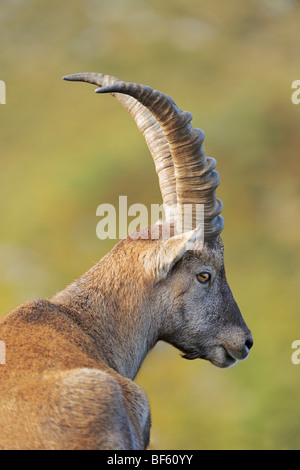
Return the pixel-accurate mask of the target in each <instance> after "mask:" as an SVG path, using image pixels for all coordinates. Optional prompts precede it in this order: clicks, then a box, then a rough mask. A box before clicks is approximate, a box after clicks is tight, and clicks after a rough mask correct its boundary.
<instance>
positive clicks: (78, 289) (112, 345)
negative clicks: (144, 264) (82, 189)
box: [52, 253, 159, 379]
mask: <svg viewBox="0 0 300 470" xmlns="http://www.w3.org/2000/svg"><path fill="white" fill-rule="evenodd" d="M144 284H145V281H144V279H143V276H142V273H141V272H139V270H138V269H137V268H136V266H134V263H132V264H131V265H130V263H128V262H125V260H124V261H123V262H122V256H121V257H119V256H112V254H111V253H110V254H109V255H107V256H105V257H104V258H103V259H102V260H101V261H100V262H99V263H98V264H97V265H96V266H94V267H93V268H92V269H91V270H90V271H88V272H87V273H86V274H85V275H84V276H82V277H81V278H80V279H79V280H77V281H75V282H74V283H73V284H71V285H70V286H68V287H67V288H66V289H65V290H64V291H62V292H60V293H59V294H57V295H56V296H55V297H54V298H53V299H52V301H53V302H55V303H59V304H62V305H64V306H66V307H68V308H70V309H71V310H72V312H75V315H76V316H77V318H78V321H79V322H80V324H81V325H82V328H84V330H85V331H86V332H87V333H88V334H89V336H90V337H91V340H92V341H94V342H95V344H96V346H97V351H98V353H99V357H100V358H101V359H102V360H103V361H104V362H105V363H106V364H107V365H108V366H109V367H111V368H113V369H114V370H116V371H117V372H118V373H120V374H121V375H123V376H125V377H128V378H130V379H133V378H134V377H135V376H136V374H137V372H138V370H139V368H140V366H141V364H142V362H143V360H144V358H145V356H146V354H147V353H148V352H149V350H150V349H151V348H153V346H154V345H155V343H156V342H157V339H158V335H159V333H158V322H157V321H156V319H155V315H153V312H152V311H151V305H150V304H151V303H150V302H148V298H149V296H148V295H147V293H146V292H147V289H145V285H144Z"/></svg>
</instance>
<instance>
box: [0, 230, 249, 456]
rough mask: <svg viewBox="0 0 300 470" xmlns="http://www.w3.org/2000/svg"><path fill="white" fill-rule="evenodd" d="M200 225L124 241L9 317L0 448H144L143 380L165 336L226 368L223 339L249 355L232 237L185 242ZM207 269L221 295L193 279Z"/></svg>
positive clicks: (3, 328) (2, 327) (0, 324)
mask: <svg viewBox="0 0 300 470" xmlns="http://www.w3.org/2000/svg"><path fill="white" fill-rule="evenodd" d="M195 233H196V231H194V232H193V233H192V234H189V235H188V236H187V235H186V234H184V235H183V236H181V237H179V238H170V239H169V240H164V241H161V240H152V241H151V240H135V241H133V240H130V239H129V238H128V239H126V240H122V241H121V242H120V243H118V244H117V245H116V246H115V248H114V249H113V250H112V251H111V252H110V253H109V254H108V255H106V256H105V257H104V258H103V259H102V260H101V261H100V262H99V263H98V264H97V265H96V266H94V267H93V268H92V269H91V270H90V271H89V272H88V273H86V274H85V275H84V276H83V277H82V278H80V279H79V280H78V281H75V282H74V283H73V284H71V285H70V286H68V287H67V288H66V289H65V290H64V291H62V292H61V293H59V294H57V295H56V296H54V297H53V298H52V299H50V300H35V301H32V302H28V303H26V304H24V305H22V306H20V307H19V308H17V309H16V310H14V311H12V312H11V313H9V314H8V315H6V316H5V317H4V318H2V319H1V321H0V338H1V340H2V341H4V342H5V345H6V364H5V365H0V381H1V382H0V383H1V398H0V429H1V433H0V448H1V449H145V448H146V447H147V445H148V442H149V433H150V411H149V405H148V401H147V398H146V396H145V394H144V392H143V391H142V390H141V388H140V387H139V386H137V385H136V384H135V383H134V382H133V379H134V377H135V375H136V374H137V372H138V369H139V368H140V366H141V364H142V362H143V359H144V358H145V356H146V354H147V352H148V351H149V350H150V349H151V348H152V347H153V346H154V345H155V344H156V342H157V341H158V340H165V341H167V342H170V343H171V344H173V345H174V346H176V347H178V348H179V349H181V350H182V351H183V352H184V354H185V357H187V358H190V359H192V358H196V357H203V358H205V359H209V360H210V361H211V362H212V363H214V364H215V365H218V366H220V367H226V366H228V365H230V364H229V363H228V361H229V358H228V357H227V356H226V355H225V353H224V348H223V347H222V349H221V347H220V346H219V343H222V344H224V345H225V344H226V347H229V349H230V348H231V352H233V351H234V354H235V355H236V356H237V358H240V359H243V358H244V356H245V353H244V343H245V338H246V337H248V338H249V336H250V332H249V330H248V329H247V327H246V325H245V324H244V322H243V319H242V317H241V315H240V313H239V310H238V308H237V306H236V304H235V302H234V300H233V298H232V295H231V292H230V289H229V287H228V285H227V282H226V279H225V274H224V268H223V247H222V243H221V241H220V240H219V241H217V242H216V243H215V244H213V245H207V244H206V245H204V246H203V248H202V250H197V251H186V250H184V246H187V241H188V240H190V239H191V238H192V237H193V236H194V235H195ZM172 260H173V261H174V262H172ZM149 264H150V265H151V266H152V265H155V266H156V269H155V270H153V269H152V268H150V269H147V267H148V265H149ZM202 266H205V267H206V269H208V266H209V269H211V270H212V271H214V272H215V277H216V279H215V281H214V282H215V284H216V289H217V291H216V292H221V294H218V295H215V293H214V292H212V296H211V298H209V292H205V291H202V290H201V286H200V285H199V286H198V284H197V283H195V280H194V277H195V276H194V274H196V273H197V272H198V271H199V270H201V269H203V268H202ZM166 270H167V273H166ZM220 295H221V296H220ZM207 297H208V301H206V300H205V299H206V298H207ZM202 303H203V305H202ZM203 331H205V335H203ZM239 355H240V357H238V356H239ZM229 362H230V361H229Z"/></svg>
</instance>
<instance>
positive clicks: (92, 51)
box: [0, 0, 300, 449]
mask: <svg viewBox="0 0 300 470" xmlns="http://www.w3.org/2000/svg"><path fill="white" fill-rule="evenodd" d="M299 19H300V2H299V0H297V1H296V0H250V1H247V2H241V1H238V0H230V1H229V2H222V1H221V0H211V1H210V2H207V1H204V0H185V1H180V0H164V1H158V0H85V1H84V0H72V1H71V0H64V1H63V2H62V1H58V0H51V2H49V1H46V0H44V1H43V0H1V3H0V47H1V54H0V79H1V80H4V81H5V82H6V86H7V97H6V100H7V104H6V105H0V125H1V132H0V140H1V144H0V145H1V147H0V148H1V155H0V228H1V229H0V292H1V295H0V314H4V313H5V312H7V311H9V310H10V309H12V308H13V307H15V306H16V305H18V304H19V303H21V302H24V301H25V300H28V299H31V298H36V297H50V296H51V295H53V294H54V293H55V292H57V291H59V290H61V289H62V288H63V287H64V286H65V285H67V284H68V283H70V282H71V281H72V280H73V279H75V278H77V277H79V276H80V275H81V274H83V273H84V272H85V271H86V270H87V269H89V268H90V267H91V266H92V265H93V264H95V263H96V262H97V261H98V259H100V258H101V257H102V256H103V255H104V254H105V253H106V252H108V251H109V249H110V248H111V247H112V246H113V245H114V244H115V242H114V241H100V240H98V239H97V237H96V225H97V223H98V221H99V219H97V217H96V208H97V206H98V205H99V204H102V203H111V204H116V205H117V204H118V197H119V195H127V196H128V204H129V205H130V204H132V203H135V202H139V203H143V204H147V206H148V207H150V204H151V203H160V202H161V198H160V193H159V187H158V182H157V177H156V174H155V171H154V167H153V163H152V160H151V157H150V154H149V152H148V150H147V147H146V144H145V142H144V139H143V137H142V136H141V135H140V134H139V132H138V130H137V129H136V127H135V124H134V122H133V120H132V118H131V117H130V116H129V115H128V114H127V113H126V111H125V110H124V109H123V108H122V107H121V105H120V104H119V103H118V102H117V101H116V100H114V99H113V98H112V97H110V96H102V95H95V94H94V92H93V90H94V88H95V87H93V86H91V85H87V84H78V83H67V82H64V81H63V80H61V77H62V76H63V75H65V74H69V73H76V72H85V71H91V72H104V73H108V74H111V75H115V76H117V77H120V78H121V79H123V80H126V81H134V82H140V83H144V84H148V85H151V86H152V87H154V88H157V89H159V90H161V91H163V92H165V93H167V94H169V95H171V96H172V97H173V98H174V99H175V101H176V102H177V104H178V105H179V106H180V107H181V108H182V109H185V110H188V111H190V112H191V113H192V114H193V116H194V119H193V126H194V127H201V128H203V129H204V131H205V133H206V141H205V149H206V153H207V155H208V156H214V157H215V158H216V159H217V161H218V166H217V169H218V172H219V173H220V175H221V185H220V187H219V189H218V196H219V197H220V198H221V199H222V200H223V203H224V211H223V215H224V218H225V223H226V225H225V230H224V232H223V240H224V243H225V250H226V251H225V255H226V268H227V276H228V280H229V283H230V286H231V288H232V290H233V293H234V296H235V298H236V300H237V302H238V304H239V306H240V308H241V311H242V313H243V315H244V318H245V319H246V321H247V323H248V325H249V327H250V328H251V329H252V332H253V336H254V341H255V345H254V348H253V350H252V352H251V354H250V357H249V359H248V360H247V361H246V362H242V363H240V364H239V365H238V366H237V367H235V368H233V369H229V370H220V369H217V368H214V367H213V366H212V365H211V364H209V363H207V362H204V361H200V360H199V361H192V362H190V361H184V360H183V359H181V358H180V354H179V353H178V351H177V350H175V349H174V348H172V347H171V346H168V345H165V344H158V345H157V346H156V347H155V349H154V350H153V351H152V352H151V353H150V355H149V356H148V357H147V359H146V361H145V363H144V365H143V367H142V370H141V371H140V373H139V375H138V377H137V382H138V383H139V384H141V385H142V386H143V387H144V389H145V391H146V393H147V395H148V397H149V400H150V404H151V409H152V420H153V428H152V445H153V447H154V448H155V449H299V448H300V365H299V366H297V365H294V364H292V361H291V355H292V352H293V350H292V348H291V345H292V342H293V341H294V340H296V339H299V338H300V312H299V287H300V267H299V265H300V263H299V261H300V252H299V230H300V220H299V212H300V198H299V196H300V183H299V170H300V159H299V148H300V132H299V126H300V105H298V106H296V105H294V104H292V101H291V95H292V89H291V84H292V82H293V81H294V80H297V79H300V68H299V65H300V64H299V41H300V29H299Z"/></svg>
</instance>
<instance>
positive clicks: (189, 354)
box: [181, 351, 207, 361]
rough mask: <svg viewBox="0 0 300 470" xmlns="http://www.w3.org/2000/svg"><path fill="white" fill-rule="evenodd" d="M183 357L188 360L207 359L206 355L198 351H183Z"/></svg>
mask: <svg viewBox="0 0 300 470" xmlns="http://www.w3.org/2000/svg"><path fill="white" fill-rule="evenodd" d="M181 357H182V358H183V359H188V360H189V361H192V360H193V359H207V356H206V355H205V354H202V353H200V352H199V351H189V352H185V353H184V354H182V356H181Z"/></svg>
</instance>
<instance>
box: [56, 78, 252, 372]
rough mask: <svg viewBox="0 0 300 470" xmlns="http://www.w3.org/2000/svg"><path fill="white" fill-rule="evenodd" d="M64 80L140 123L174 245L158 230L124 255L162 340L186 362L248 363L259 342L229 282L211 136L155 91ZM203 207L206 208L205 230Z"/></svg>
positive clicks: (115, 83) (129, 85)
mask: <svg viewBox="0 0 300 470" xmlns="http://www.w3.org/2000/svg"><path fill="white" fill-rule="evenodd" d="M64 79H66V80H72V81H85V82H88V83H92V84H95V85H97V86H99V87H100V88H98V89H97V90H96V92H97V93H111V94H112V95H114V96H115V97H116V98H117V99H118V100H119V101H120V102H121V103H122V105H123V106H124V107H125V108H126V109H127V110H128V111H129V112H130V114H131V115H132V116H133V118H134V120H135V121H136V123H137V126H138V128H139V129H140V131H141V132H142V133H143V135H144V137H145V139H146V142H147V145H148V148H149V150H150V152H151V154H152V157H153V159H154V163H155V168H156V171H157V174H158V177H159V184H160V189H161V193H162V199H163V205H164V209H165V214H166V222H165V223H166V224H167V225H168V226H171V229H172V233H171V235H170V236H169V238H167V239H166V238H165V237H164V236H163V233H164V232H165V231H164V227H165V226H164V224H157V225H156V226H154V227H153V226H152V227H150V228H149V227H148V228H145V229H144V230H142V231H141V232H140V234H139V236H138V237H135V240H132V238H128V239H127V240H124V241H122V242H121V244H122V250H123V249H124V244H125V245H127V244H128V250H127V252H128V253H130V254H131V256H132V259H134V260H135V267H136V268H135V269H136V276H137V277H143V278H144V281H143V282H144V283H146V284H147V286H148V287H147V292H148V293H150V294H149V296H150V297H151V302H149V301H147V302H146V303H147V308H149V305H151V310H152V312H155V313H153V315H152V317H151V318H152V320H151V321H152V322H155V323H156V329H155V331H156V335H157V337H156V338H155V340H156V341H157V340H159V339H161V340H164V341H167V342H169V343H170V344H172V345H174V346H175V347H177V348H178V349H179V350H181V351H182V352H183V357H185V358H186V359H195V358H203V359H207V360H209V361H211V362H212V363H213V364H214V365H216V366H218V367H229V366H232V365H234V364H235V363H236V362H237V361H238V360H243V359H246V357H247V356H248V354H249V350H250V348H251V347H252V345H253V340H252V335H251V332H250V330H249V329H248V327H247V326H246V324H245V322H244V320H243V318H242V315H241V313H240V310H239V308H238V306H237V304H236V302H235V300H234V298H233V296H232V293H231V290H230V288H229V286H228V283H227V280H226V276H225V269H224V257H223V244H222V240H221V237H220V233H221V232H222V230H223V226H224V221H223V217H222V216H221V215H220V214H221V211H222V203H221V201H220V200H219V199H217V198H216V188H217V186H218V185H219V182H220V179H219V175H218V173H217V172H216V171H215V170H214V168H215V166H216V161H215V160H214V159H213V158H207V157H206V155H205V151H204V147H203V141H204V133H203V131H201V130H200V129H194V128H193V127H192V126H191V124H190V121H191V119H192V115H191V114H189V113H187V112H183V111H182V110H181V109H179V108H178V106H177V105H176V104H175V103H174V101H173V100H172V99H171V98H170V97H169V96H167V95H165V94H163V93H160V92H158V91H156V90H153V89H152V88H150V87H148V86H144V85H139V84H135V83H126V82H123V81H120V80H119V79H117V78H115V77H111V76H109V75H104V74H96V73H95V74H94V73H84V74H75V75H68V76H66V77H64ZM199 204H202V205H203V206H204V223H203V225H202V226H200V227H199V226H198V225H197V217H196V208H197V207H198V205H199ZM187 205H188V207H189V209H190V212H189V214H190V222H191V223H190V227H189V229H188V230H187V231H184V232H183V233H182V232H180V231H179V230H178V227H182V226H183V224H184V222H183V220H182V219H183V217H184V215H185V216H186V212H184V208H185V207H186V206H187ZM145 232H146V233H150V236H143V235H145ZM153 234H154V236H153ZM158 234H159V235H158ZM129 245H130V246H129ZM127 262H128V260H127ZM145 308H146V307H145ZM157 312H159V315H158V313H157ZM153 342H154V341H153Z"/></svg>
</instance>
